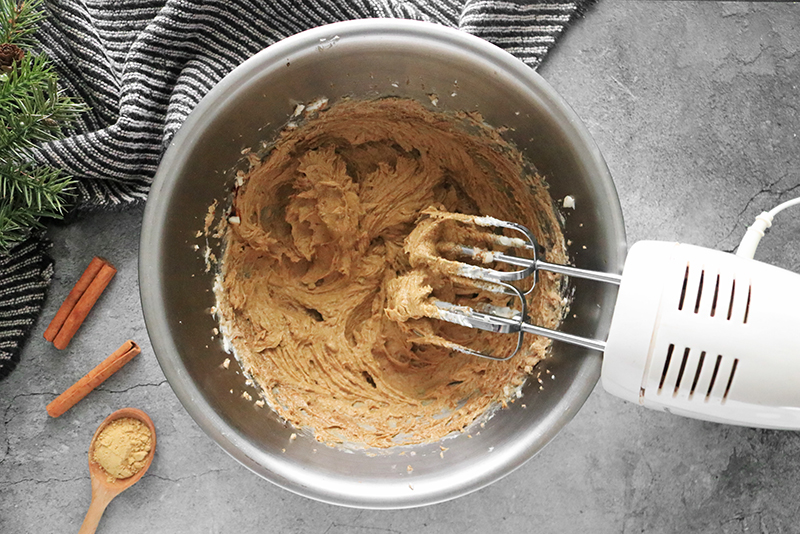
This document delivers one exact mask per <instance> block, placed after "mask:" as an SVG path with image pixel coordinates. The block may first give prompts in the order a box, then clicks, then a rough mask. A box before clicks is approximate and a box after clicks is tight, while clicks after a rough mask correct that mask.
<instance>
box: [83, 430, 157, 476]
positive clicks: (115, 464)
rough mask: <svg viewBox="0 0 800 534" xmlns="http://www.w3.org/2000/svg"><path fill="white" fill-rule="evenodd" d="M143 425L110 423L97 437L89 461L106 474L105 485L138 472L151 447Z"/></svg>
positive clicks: (148, 432)
mask: <svg viewBox="0 0 800 534" xmlns="http://www.w3.org/2000/svg"><path fill="white" fill-rule="evenodd" d="M152 442H153V440H152V436H151V435H150V429H149V428H148V426H147V425H146V424H144V423H143V422H142V421H140V420H138V419H134V418H133V417H122V418H120V419H116V420H114V421H112V422H110V423H109V424H108V425H106V427H105V428H104V429H103V430H102V431H101V432H100V435H99V436H97V441H96V442H95V445H94V451H92V460H94V461H95V462H97V463H98V464H100V467H102V468H103V470H104V471H105V472H106V473H108V481H109V482H113V481H114V480H115V479H123V478H129V477H132V476H133V475H135V474H136V473H138V472H139V471H141V470H142V468H143V467H144V465H145V460H146V459H147V455H148V454H149V453H150V449H151V447H152Z"/></svg>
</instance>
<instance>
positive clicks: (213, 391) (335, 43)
mask: <svg viewBox="0 0 800 534" xmlns="http://www.w3.org/2000/svg"><path fill="white" fill-rule="evenodd" d="M431 94H435V95H437V96H438V102H437V107H435V108H434V107H433V104H432V103H431V100H430V98H429V95H431ZM383 95H396V96H401V97H410V98H415V99H417V100H419V101H421V102H423V103H428V104H430V105H431V108H432V109H438V110H445V111H447V110H450V111H458V110H467V111H471V110H476V111H479V112H480V113H481V114H482V115H483V116H484V118H485V120H486V122H487V123H489V124H491V125H494V126H506V127H508V130H507V131H506V132H505V134H504V135H505V136H506V138H507V139H509V140H511V141H512V142H514V143H515V144H516V145H517V146H518V147H519V148H520V149H521V150H522V151H523V153H524V154H525V155H526V157H527V158H528V159H529V160H530V162H532V163H533V164H534V165H535V166H536V168H537V169H538V170H539V171H540V172H541V173H542V174H543V175H544V176H546V179H547V182H548V183H549V185H550V189H551V193H552V196H553V198H554V199H559V198H562V197H564V196H565V195H572V196H573V197H575V198H576V201H577V208H576V209H575V210H574V211H572V210H570V212H569V213H568V214H565V216H566V223H565V228H564V230H565V234H566V237H567V238H568V239H569V240H570V241H571V243H572V245H571V257H572V259H573V260H574V263H575V264H576V265H578V266H580V267H585V268H591V269H598V270H608V271H613V272H621V270H622V265H623V261H624V257H625V250H626V248H625V234H624V227H623V221H622V213H621V210H620V206H619V201H618V198H617V194H616V191H615V189H614V185H613V183H612V180H611V177H610V175H609V172H608V169H607V167H606V165H605V163H604V161H603V159H602V156H601V155H600V153H599V151H598V149H597V147H596V146H595V144H594V143H593V141H592V140H591V138H590V137H589V135H588V133H587V131H586V130H585V128H584V127H583V125H582V124H581V122H580V120H579V119H578V117H577V116H576V115H575V114H574V112H572V110H571V109H570V108H569V107H568V106H567V105H566V104H565V103H564V101H563V100H562V99H561V98H560V97H559V96H558V95H557V94H556V93H555V91H554V90H553V89H552V88H550V86H549V85H548V84H547V83H546V82H545V81H544V80H543V79H542V78H541V77H540V76H539V75H537V74H536V73H535V72H534V71H533V70H531V69H530V68H528V67H527V66H525V65H524V64H523V63H521V62H520V61H518V60H516V59H515V58H513V57H512V56H510V55H509V54H507V53H505V52H503V51H501V50H500V49H499V48H496V47H494V46H492V45H490V44H489V43H487V42H485V41H483V40H480V39H478V38H476V37H473V36H471V35H468V34H465V33H462V32H459V31H456V30H451V29H448V28H444V27H441V26H436V25H433V24H428V23H422V22H412V21H402V20H363V21H352V22H344V23H338V24H334V25H330V26H325V27H320V28H316V29H313V30H310V31H307V32H305V33H302V34H298V35H296V36H294V37H291V38H289V39H286V40H284V41H281V42H280V43H277V44H275V45H273V46H271V47H269V48H267V49H265V50H264V51H262V52H260V53H259V54H257V55H255V56H254V57H253V58H251V59H250V60H248V61H246V62H245V63H243V64H242V65H241V66H239V67H238V68H237V69H235V70H234V71H233V72H232V73H231V74H230V75H228V76H227V77H226V78H225V79H224V80H222V81H221V82H220V83H219V84H218V85H217V86H216V87H215V88H214V89H213V90H212V91H211V92H209V94H208V95H207V96H206V97H205V98H204V99H203V100H202V101H201V102H200V104H199V105H198V106H197V108H196V109H195V111H194V112H192V114H191V115H190V116H189V118H188V119H187V120H186V122H185V124H184V125H183V127H182V128H181V130H180V131H179V132H178V133H177V134H176V136H175V138H174V140H173V141H172V143H171V145H170V146H169V147H168V150H167V151H166V153H165V155H164V157H163V160H162V162H161V166H160V167H159V170H158V173H157V175H156V178H155V181H154V183H153V186H152V190H151V193H150V197H149V200H148V204H147V208H146V211H145V216H144V227H143V231H142V238H141V247H140V275H139V276H140V287H141V297H142V305H143V309H144V316H145V321H146V324H147V329H148V333H149V335H150V338H151V341H152V344H153V349H154V351H155V353H156V356H157V357H158V360H159V362H160V364H161V367H162V368H163V371H164V374H165V375H166V377H167V379H168V380H169V383H170V385H171V386H172V388H173V390H174V391H175V393H176V395H177V396H178V398H179V399H180V401H181V402H182V403H183V405H184V407H185V408H186V410H187V411H188V412H189V414H190V415H191V416H192V417H193V418H194V419H195V421H196V422H197V423H198V424H199V425H200V427H202V428H203V430H204V431H205V432H206V433H207V434H208V435H209V436H210V437H211V438H212V439H214V440H215V441H216V442H217V443H218V444H219V445H220V446H221V447H222V448H223V449H224V450H226V451H227V452H228V453H229V454H230V455H232V456H233V457H234V458H236V459H237V460H238V461H240V462H241V463H242V464H244V465H245V466H247V467H249V468H250V469H251V470H253V471H254V472H256V473H258V474H259V475H261V476H263V477H264V478H267V479H268V480H270V481H272V482H274V483H275V484H277V485H279V486H281V487H283V488H286V489H288V490H291V491H294V492H296V493H299V494H302V495H305V496H308V497H311V498H314V499H318V500H321V501H326V502H330V503H335V504H340V505H347V506H356V507H364V508H403V507H412V506H420V505H425V504H432V503H435V502H440V501H444V500H447V499H452V498H455V497H458V496H460V495H463V494H466V493H468V492H471V491H474V490H476V489H479V488H481V487H483V486H485V485H487V484H490V483H491V482H493V481H495V480H497V479H498V478H500V477H502V476H504V475H506V474H508V473H509V472H511V471H512V470H513V469H515V468H517V467H519V466H520V465H522V464H523V463H524V462H525V461H527V460H529V459H530V458H531V457H532V456H533V455H534V454H536V453H537V452H538V451H539V450H541V449H542V448H543V447H544V446H545V445H546V444H547V443H548V442H549V441H550V440H551V439H552V438H553V437H554V436H555V435H556V434H557V432H558V431H559V430H560V429H561V428H562V427H563V426H564V425H565V424H566V423H567V422H568V421H569V420H570V419H571V418H572V417H573V416H574V414H575V413H576V412H577V410H578V409H579V408H580V407H581V405H582V404H583V403H584V401H585V400H586V398H587V397H588V395H589V394H590V393H591V391H592V389H593V388H594V385H595V383H596V382H597V379H598V377H599V374H600V364H601V355H600V354H599V353H596V352H592V351H587V350H584V349H580V348H577V347H573V346H569V345H563V344H560V343H556V344H554V346H553V350H552V357H551V358H549V359H548V360H546V361H545V362H543V363H542V364H540V365H542V366H546V368H547V369H549V370H550V371H551V373H552V374H555V375H556V377H557V378H556V379H555V380H548V381H547V383H546V384H545V386H544V389H543V390H540V389H539V384H538V383H536V381H533V380H532V381H530V383H528V384H527V385H526V386H525V387H524V389H523V397H522V398H521V399H520V400H519V401H517V402H515V403H513V404H511V405H510V407H509V408H508V409H504V410H499V411H498V412H497V413H496V414H495V415H494V416H493V417H491V418H490V419H489V420H488V421H486V422H485V426H484V427H482V428H476V429H474V430H473V431H472V432H469V433H470V434H471V437H468V436H467V433H464V434H461V435H457V436H453V437H448V438H447V439H446V442H445V443H444V446H446V447H447V448H448V450H447V452H446V453H445V454H444V455H440V453H441V452H442V451H441V449H440V446H439V444H438V443H434V444H428V445H417V446H413V447H397V448H393V449H391V450H387V451H376V450H371V451H344V450H340V449H336V448H330V447H327V446H325V445H323V444H320V443H317V442H315V441H314V440H313V439H312V438H310V437H306V436H303V435H300V437H299V438H298V439H296V440H291V439H290V436H291V434H292V433H293V432H295V430H294V429H292V428H291V427H290V426H288V425H286V424H285V423H283V422H282V421H280V420H279V419H278V417H277V416H275V414H274V413H272V412H271V411H270V410H269V409H267V408H264V409H261V410H258V409H256V408H255V407H254V404H253V402H252V401H248V400H245V399H244V398H242V396H241V392H243V391H248V392H249V393H250V394H251V395H252V396H253V397H254V398H257V396H258V393H257V391H255V390H254V389H253V388H251V387H248V386H246V385H245V383H244V381H245V379H244V377H243V376H242V375H241V374H239V373H237V372H235V371H237V370H238V367H237V364H236V362H235V361H232V362H231V366H230V369H228V370H227V371H226V370H223V369H221V366H220V364H221V363H222V362H223V360H225V358H226V357H228V355H227V354H226V353H225V352H224V350H223V347H222V344H221V342H220V340H219V339H217V338H214V337H213V332H212V331H213V329H214V328H215V326H216V324H215V320H214V318H213V317H212V315H211V314H210V312H209V309H210V308H211V307H212V306H213V305H214V295H213V292H212V283H213V276H214V273H213V272H206V269H205V264H204V261H203V256H202V248H203V247H205V241H204V240H202V239H198V238H197V237H196V234H197V232H198V230H202V228H203V221H204V217H205V214H206V212H207V210H208V207H209V205H211V204H212V203H213V202H214V201H215V200H216V201H219V202H223V203H225V202H227V199H228V195H229V192H230V190H231V187H232V184H233V180H234V171H233V169H234V168H235V166H236V164H237V162H238V161H239V160H240V159H241V157H242V155H241V151H242V149H243V148H245V147H254V146H257V143H258V142H259V141H262V140H269V139H272V138H274V136H275V134H276V132H277V131H279V130H280V129H281V128H282V127H283V126H284V125H285V124H286V122H287V121H288V120H289V118H290V116H291V114H292V112H293V111H294V108H295V105H296V104H297V103H300V102H309V101H313V100H314V99H317V98H319V97H322V96H324V97H327V98H328V99H329V100H330V101H331V102H335V101H337V100H338V99H340V98H342V97H345V96H350V97H378V96H383ZM195 244H199V245H201V251H197V250H195V249H194V245H195ZM210 245H211V246H212V250H213V251H214V252H215V253H216V255H217V256H218V257H219V255H220V251H219V250H218V246H217V245H216V244H215V241H214V240H211V243H210ZM584 245H585V249H584ZM615 296H616V290H615V289H614V288H613V287H610V286H605V285H602V284H596V283H580V282H576V283H575V297H574V301H573V303H572V310H571V313H570V316H569V318H568V319H567V320H566V322H565V324H564V326H563V329H564V330H566V331H569V332H573V333H577V334H581V335H584V336H589V337H597V338H601V339H602V338H604V337H605V335H606V334H607V331H608V326H609V323H610V320H611V312H612V309H613V304H614V300H615ZM573 314H574V315H573ZM231 390H233V392H234V394H231ZM523 404H524V405H525V406H524V407H523ZM403 452H405V453H406V455H405V456H404V457H402V458H401V457H398V455H399V454H401V453H403ZM408 464H411V465H412V466H413V472H412V473H409V472H408V471H407V469H406V466H407V465H408Z"/></svg>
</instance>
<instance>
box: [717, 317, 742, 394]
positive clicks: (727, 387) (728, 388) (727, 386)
mask: <svg viewBox="0 0 800 534" xmlns="http://www.w3.org/2000/svg"><path fill="white" fill-rule="evenodd" d="M745 322H746V321H745ZM738 365H739V358H736V359H735V360H733V367H731V376H729V377H728V383H727V384H726V385H725V393H724V394H723V395H722V402H725V400H726V399H727V398H728V392H729V391H730V390H731V384H733V375H735V374H736V367H737V366H738Z"/></svg>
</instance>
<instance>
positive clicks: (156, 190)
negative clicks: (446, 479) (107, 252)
mask: <svg viewBox="0 0 800 534" xmlns="http://www.w3.org/2000/svg"><path fill="white" fill-rule="evenodd" d="M389 33H391V34H393V35H394V36H407V37H410V38H414V39H425V40H428V41H432V42H441V43H444V44H447V45H449V46H458V47H460V48H462V49H464V50H467V51H468V52H469V53H471V54H477V55H478V56H482V57H483V58H488V59H490V60H491V61H493V62H494V63H495V64H496V65H497V67H498V69H499V70H503V71H504V72H506V73H508V74H509V75H510V76H513V77H514V78H515V79H516V80H517V81H518V82H520V83H524V84H528V85H529V86H530V87H533V88H535V90H536V94H537V96H538V97H540V98H542V99H543V100H545V101H546V103H547V105H548V106H549V108H550V110H551V112H552V113H554V114H556V115H558V116H559V117H560V119H561V121H562V124H563V125H564V127H565V128H570V129H571V131H569V132H568V135H570V136H571V138H572V139H574V140H576V141H577V142H578V143H579V144H580V146H581V149H582V150H585V151H586V154H587V158H588V159H589V160H590V161H591V164H592V167H593V170H594V171H596V173H597V176H596V180H597V184H596V185H597V186H598V187H599V188H600V191H601V194H603V195H605V196H607V197H608V198H611V199H615V200H616V202H615V203H613V204H614V205H613V206H611V207H610V210H611V212H612V219H613V220H612V221H611V222H610V224H611V225H612V227H614V228H615V230H616V234H617V235H616V237H617V239H618V242H617V243H615V244H612V245H609V246H610V247H612V248H613V247H614V246H616V247H617V248H616V250H617V251H618V252H619V254H618V256H619V257H618V258H612V261H611V262H610V267H611V268H612V270H613V269H614V268H617V269H619V270H620V271H621V268H622V261H623V260H624V255H625V249H626V237H625V229H624V223H623V219H622V210H621V207H620V205H619V200H618V195H617V192H616V188H615V186H614V183H613V181H612V178H611V175H610V172H609V170H608V167H607V165H606V162H605V161H604V159H603V157H602V155H601V153H600V150H599V148H598V147H597V145H596V144H595V142H594V140H593V139H592V138H591V136H590V135H589V133H588V131H587V129H586V127H585V126H584V125H583V123H582V122H581V120H580V119H579V118H578V116H577V114H576V113H575V112H574V111H573V110H572V109H571V108H570V106H569V105H568V104H567V103H566V102H565V101H564V100H563V98H562V97H561V96H560V95H559V94H558V93H556V91H555V90H554V89H553V88H552V87H551V86H550V85H549V84H548V83H547V82H546V81H545V80H544V78H542V77H541V76H540V75H539V74H538V73H536V72H535V71H534V70H533V69H532V68H530V67H529V66H527V65H525V64H524V63H523V62H522V61H520V60H519V59H517V58H515V57H514V56H512V55H511V54H509V53H508V52H506V51H504V50H502V49H500V48H499V47H497V46H495V45H493V44H491V43H489V42H487V41H485V40H483V39H480V38H478V37H476V36H473V35H471V34H468V33H466V32H463V31H460V30H456V29H453V28H449V27H445V26H441V25H438V24H434V23H430V22H423V21H413V20H405V19H360V20H352V21H344V22H337V23H333V24H329V25H325V26H320V27H316V28H313V29H310V30H306V31H304V32H301V33H298V34H295V35H293V36H291V37H288V38H286V39H283V40H281V41H279V42H277V43H275V44H273V45H271V46H269V47H267V48H265V49H263V50H261V51H260V52H258V53H257V54H255V55H254V56H252V57H251V58H249V59H248V60H246V61H244V62H243V63H242V64H241V65H239V66H238V67H236V68H235V69H233V70H232V71H231V72H230V73H229V74H228V75H227V76H225V77H224V78H223V79H222V80H221V81H220V82H219V83H218V84H217V85H216V86H215V87H213V88H212V89H211V90H210V91H209V92H208V93H207V94H206V95H205V96H204V97H203V98H202V99H201V101H200V102H199V103H198V105H197V106H196V107H195V109H194V110H193V111H192V112H191V113H190V114H189V115H188V117H187V118H186V120H185V121H184V123H183V125H182V126H181V128H180V129H179V130H178V131H177V132H176V134H175V135H174V137H173V138H172V140H171V142H170V143H169V146H168V147H167V150H166V151H165V153H164V154H163V157H162V159H161V162H160V164H159V167H158V170H157V172H156V175H155V177H154V180H153V183H152V186H151V189H150V193H149V196H148V200H147V203H146V206H145V212H144V217H143V223H142V233H141V238H140V247H139V290H140V298H141V304H142V311H143V315H144V319H145V325H146V329H147V332H148V335H149V337H150V340H151V343H152V347H153V351H154V353H155V355H156V358H157V360H158V362H159V365H160V366H161V368H162V371H163V372H164V375H165V376H166V378H167V381H168V382H169V384H170V386H171V387H172V389H173V391H174V393H175V395H176V396H177V397H178V399H179V400H180V402H181V404H182V405H183V407H184V409H185V410H186V411H187V412H188V413H189V415H190V416H191V417H192V419H194V421H195V422H196V423H197V424H198V426H200V427H201V428H202V429H203V431H204V432H205V433H206V434H207V435H208V436H209V437H211V438H212V439H213V440H214V441H215V442H216V443H217V444H218V445H219V446H220V447H221V448H222V449H223V450H224V451H226V452H227V453H228V454H229V455H230V456H232V457H233V458H234V459H236V460H237V461H238V462H240V463H241V464H243V465H244V466H246V467H247V468H248V469H250V470H251V471H253V472H255V473H256V474H258V475H260V476H262V477H263V478H266V479H268V480H269V481H271V482H272V483H274V484H276V485H278V486H279V487H282V488H284V489H286V490H289V491H292V492H294V493H297V494H300V495H303V496H306V497H309V498H313V499H316V500H319V501H322V502H326V503H330V504H337V505H343V506H352V507H359V508H373V509H397V508H409V507H415V506H422V505H429V504H435V503H438V502H442V501H446V500H450V499H453V498H456V497H459V496H462V495H466V494H468V493H471V492H473V491H477V490H478V489H481V488H483V487H485V486H487V485H489V484H491V483H493V482H495V481H496V480H498V479H500V478H502V477H504V476H506V475H507V474H509V473H511V472H512V471H514V470H515V469H517V468H518V467H520V466H521V465H523V464H524V463H525V462H527V461H528V460H529V459H530V458H532V457H533V456H535V454H536V453H538V452H539V451H540V450H541V449H542V448H543V447H544V446H545V445H546V444H547V443H548V442H550V441H551V440H552V439H553V438H554V437H555V436H556V434H558V432H559V431H560V430H561V429H562V428H563V427H564V426H565V425H566V423H568V422H569V421H570V420H571V419H572V418H573V417H574V415H575V414H576V413H577V412H578V410H579V409H580V407H581V406H582V405H583V404H584V402H585V401H586V399H587V398H588V396H589V395H590V394H591V392H592V391H593V389H594V386H595V384H596V383H597V380H598V379H599V377H600V369H601V360H600V358H599V357H598V358H594V359H592V360H591V362H590V363H588V364H587V365H586V366H585V367H584V368H583V369H582V374H581V377H580V378H581V379H582V380H584V387H583V388H581V389H580V391H579V392H574V391H573V389H570V392H572V393H573V395H572V396H571V397H570V398H569V399H568V402H565V403H564V406H563V409H562V410H560V411H559V412H558V413H557V414H554V415H553V418H552V423H551V424H550V425H549V426H548V428H547V429H545V430H546V431H544V432H539V433H537V435H536V436H529V437H528V439H526V440H525V442H524V443H520V444H519V445H520V446H519V447H518V448H517V449H516V451H517V452H515V455H514V456H513V457H512V458H511V461H506V462H504V463H500V464H499V465H497V467H496V468H495V469H494V470H492V471H491V472H490V473H484V474H482V475H481V476H479V477H476V478H474V479H472V480H470V483H469V484H466V485H464V487H459V488H448V489H446V490H441V489H440V490H437V491H430V492H416V493H415V492H412V493H410V494H407V495H404V496H402V497H398V496H393V497H392V498H391V499H386V498H383V497H381V496H370V495H368V494H367V493H365V492H363V491H361V492H359V494H358V495H341V494H339V493H337V492H331V491H330V488H321V487H319V484H317V485H316V486H315V485H314V483H309V482H308V480H305V481H304V482H300V481H298V480H295V479H293V478H292V477H291V475H288V476H287V474H286V473H287V472H286V471H282V470H281V469H278V465H277V464H276V465H272V466H266V465H264V463H263V458H262V461H261V462H259V461H258V460H257V459H256V457H257V456H258V454H257V451H255V450H254V449H253V448H252V447H251V446H250V445H249V444H248V443H246V442H245V441H244V440H241V439H239V438H238V437H237V436H236V433H235V432H230V431H229V430H227V427H228V425H227V423H226V422H225V421H224V420H223V419H222V418H221V417H220V416H219V415H218V414H217V413H216V412H215V411H214V409H213V407H212V406H211V404H210V403H209V402H208V401H207V400H206V399H205V398H204V395H203V393H202V391H201V390H200V389H199V388H198V386H197V384H196V383H195V382H194V381H193V380H192V379H191V377H190V375H189V373H188V372H187V370H186V367H185V366H184V365H183V363H182V360H181V357H180V355H179V351H178V347H177V346H176V345H175V343H174V340H173V339H172V336H171V334H170V331H169V329H168V328H167V326H166V325H167V317H166V313H165V310H164V308H163V306H161V305H160V303H161V302H163V301H164V294H163V291H162V290H161V288H162V284H161V283H160V281H161V279H162V275H161V273H160V271H159V266H160V264H161V261H160V258H161V256H162V252H161V248H160V247H161V243H160V240H159V233H160V232H161V229H162V228H163V226H164V225H165V224H166V223H165V217H166V215H165V213H164V212H165V211H166V210H165V209H164V208H165V206H166V205H167V201H168V200H169V199H170V198H171V197H172V192H173V191H174V189H175V187H176V180H175V179H174V178H175V177H176V176H177V173H176V168H180V164H181V161H182V159H183V153H184V148H183V147H184V146H186V145H191V143H192V132H193V131H196V129H197V128H199V127H202V125H203V124H204V123H207V122H208V121H210V120H211V116H212V115H213V109H214V108H215V107H217V106H219V105H221V104H222V103H224V102H226V101H228V99H230V98H234V97H235V96H236V94H237V92H238V90H239V89H240V87H241V85H242V82H243V81H245V80H247V79H249V78H250V77H251V76H253V75H254V74H256V73H257V72H258V71H259V70H260V69H261V68H263V66H264V65H269V64H272V63H274V62H285V61H286V59H287V58H291V57H292V55H293V54H294V53H295V52H297V51H300V50H305V49H307V48H308V47H309V46H310V45H314V44H318V43H319V42H321V40H322V39H331V38H332V37H335V36H346V38H348V39H351V38H355V37H370V36H375V35H381V36H385V35H387V34H389ZM615 259H616V260H618V261H617V262H616V263H617V265H615V264H614V263H615V262H614V261H613V260H615ZM551 415H552V414H551ZM550 419H551V418H548V421H550ZM366 491H367V492H368V491H369V490H368V489H367V490H366Z"/></svg>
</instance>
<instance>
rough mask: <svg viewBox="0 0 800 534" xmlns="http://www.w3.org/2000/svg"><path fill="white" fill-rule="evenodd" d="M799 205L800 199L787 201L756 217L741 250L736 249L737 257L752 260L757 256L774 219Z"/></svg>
mask: <svg viewBox="0 0 800 534" xmlns="http://www.w3.org/2000/svg"><path fill="white" fill-rule="evenodd" d="M797 204H800V197H797V198H794V199H792V200H787V201H786V202H784V203H783V204H779V205H777V206H775V207H774V208H772V209H771V210H770V211H763V212H761V214H760V215H759V216H758V217H756V220H755V222H754V223H753V225H752V226H750V227H749V228H748V229H747V232H746V233H745V234H744V237H743V238H742V242H741V243H739V248H738V249H736V255H737V256H739V257H742V258H749V259H752V258H753V256H755V254H756V248H758V243H759V242H760V241H761V238H762V237H764V231H765V230H766V229H767V228H769V227H770V226H772V219H774V218H775V215H777V214H778V213H780V212H782V211H783V210H785V209H786V208H788V207H789V206H795V205H797Z"/></svg>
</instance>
